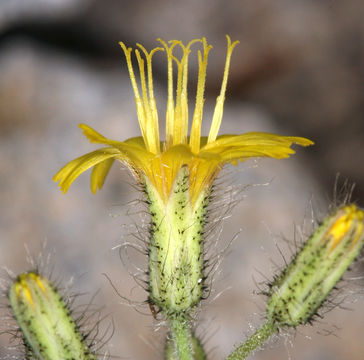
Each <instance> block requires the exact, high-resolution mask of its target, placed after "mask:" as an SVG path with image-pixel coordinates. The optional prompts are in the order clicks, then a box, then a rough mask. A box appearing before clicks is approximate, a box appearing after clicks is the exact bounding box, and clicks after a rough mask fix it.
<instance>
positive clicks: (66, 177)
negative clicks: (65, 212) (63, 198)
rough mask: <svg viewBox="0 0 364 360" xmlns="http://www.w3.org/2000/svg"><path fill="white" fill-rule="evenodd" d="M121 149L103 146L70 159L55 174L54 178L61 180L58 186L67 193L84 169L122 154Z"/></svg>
mask: <svg viewBox="0 0 364 360" xmlns="http://www.w3.org/2000/svg"><path fill="white" fill-rule="evenodd" d="M120 155H121V154H120V151H119V150H118V149H116V148H111V147H110V148H103V149H99V150H96V151H93V152H90V153H88V154H86V155H83V156H80V157H78V158H77V159H74V160H72V161H70V162H69V163H68V164H66V165H65V166H64V167H63V168H62V169H61V170H59V171H58V172H57V174H56V175H54V177H53V180H54V181H56V182H57V181H59V184H58V186H59V187H60V188H61V190H62V191H63V192H64V193H65V192H66V191H67V190H68V188H69V187H70V185H71V184H72V182H73V181H74V180H75V179H76V178H77V177H78V176H79V175H80V174H82V173H83V172H84V171H86V170H87V169H89V168H90V167H92V166H94V165H97V164H99V163H100V162H103V161H105V160H107V159H110V158H115V157H117V156H120Z"/></svg>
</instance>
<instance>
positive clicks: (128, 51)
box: [119, 41, 148, 146]
mask: <svg viewBox="0 0 364 360" xmlns="http://www.w3.org/2000/svg"><path fill="white" fill-rule="evenodd" d="M119 45H120V46H121V47H122V49H123V51H124V54H125V57H126V63H127V66H128V70H129V76H130V81H131V85H132V87H133V91H134V96H135V104H136V109H137V116H138V121H139V126H140V130H141V132H142V136H143V139H144V142H145V146H148V140H147V134H146V119H145V113H144V107H143V102H142V99H141V97H140V95H139V89H138V85H137V82H136V79H135V74H134V70H133V64H132V61H131V52H132V48H127V47H126V46H125V44H124V43H123V42H121V41H120V42H119Z"/></svg>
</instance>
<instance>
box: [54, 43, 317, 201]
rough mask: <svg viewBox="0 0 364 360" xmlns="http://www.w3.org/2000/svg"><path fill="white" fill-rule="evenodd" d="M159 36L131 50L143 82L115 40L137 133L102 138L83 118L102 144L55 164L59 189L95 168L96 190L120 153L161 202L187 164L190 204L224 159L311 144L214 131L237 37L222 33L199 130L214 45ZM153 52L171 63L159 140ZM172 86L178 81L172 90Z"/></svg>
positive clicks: (281, 154)
mask: <svg viewBox="0 0 364 360" xmlns="http://www.w3.org/2000/svg"><path fill="white" fill-rule="evenodd" d="M158 41H159V42H160V43H161V45H162V47H157V48H155V49H153V50H152V51H150V52H148V51H147V50H146V49H145V48H144V47H143V46H142V45H140V44H137V47H138V49H136V50H135V55H136V58H137V62H138V67H139V72H140V83H141V84H140V85H141V86H140V88H139V87H138V84H137V81H136V77H135V74H134V69H133V65H132V59H131V53H132V48H127V47H126V46H125V45H124V43H122V42H121V43H120V45H121V47H122V49H123V51H124V53H125V56H126V61H127V65H128V70H129V75H130V79H131V84H132V87H133V91H134V95H135V103H136V109H137V115H138V120H139V125H140V130H141V134H142V136H141V137H135V138H131V139H128V140H126V141H123V142H120V141H115V140H110V139H107V138H105V137H104V136H102V135H101V134H99V133H98V132H96V131H95V130H94V129H92V128H91V127H89V126H88V125H85V124H80V128H81V129H82V130H83V133H84V135H85V136H86V137H87V138H88V139H89V140H90V141H91V142H94V143H100V144H104V145H107V146H106V147H104V148H101V149H99V150H96V151H93V152H91V153H88V154H86V155H83V156H81V157H79V158H77V159H75V160H73V161H71V162H69V163H68V164H67V165H65V166H64V167H63V168H62V169H61V170H60V171H58V173H57V174H56V175H55V176H54V178H53V179H54V181H59V187H60V188H61V189H62V191H63V192H66V191H67V190H68V188H69V186H70V185H71V183H72V182H73V181H74V180H75V179H76V178H77V177H78V176H79V175H80V174H81V173H83V172H84V171H86V170H87V169H89V168H91V167H93V171H92V174H91V190H92V192H93V193H95V192H96V190H97V189H98V188H99V189H101V188H102V186H103V184H104V181H105V178H106V176H107V174H108V172H109V170H110V167H111V165H112V164H113V162H114V160H119V161H120V162H122V163H123V164H125V165H126V166H127V167H128V168H129V169H130V170H131V171H132V173H133V174H134V175H135V177H136V178H137V179H138V180H139V181H141V182H143V179H144V177H146V178H147V179H148V180H149V182H150V183H151V184H152V185H153V186H154V188H155V189H156V190H157V192H158V193H159V195H160V197H161V199H162V201H163V202H167V201H168V198H169V195H170V191H171V189H172V185H173V182H174V180H175V178H176V175H177V173H178V172H179V170H180V169H181V168H182V167H183V166H187V167H188V170H189V183H190V184H189V189H190V196H191V202H192V203H194V202H195V201H197V199H198V197H199V195H200V194H201V193H202V192H203V191H204V189H206V187H208V186H209V185H211V183H212V181H213V180H214V179H215V177H216V175H217V174H218V172H219V171H220V170H221V168H222V167H223V166H224V165H225V164H228V163H230V164H234V165H236V164H237V163H238V162H239V161H244V160H245V159H247V158H251V157H272V158H276V159H282V158H286V157H289V156H290V155H291V154H294V150H292V149H291V145H292V144H298V145H301V146H308V145H312V144H313V142H312V141H310V140H308V139H305V138H302V137H291V136H280V135H275V134H268V133H263V132H250V133H245V134H242V135H221V136H218V132H219V128H220V125H221V120H222V116H223V107H224V100H225V93H226V85H227V80H228V74H229V67H230V59H231V54H232V52H233V50H234V47H235V46H236V45H237V44H238V42H237V41H235V42H231V40H230V37H229V36H227V55H226V62H225V69H224V74H223V80H222V85H221V90H220V94H219V96H218V97H217V100H216V106H215V110H214V113H213V117H212V120H211V127H210V131H209V134H208V136H207V137H204V136H201V123H202V117H203V106H204V90H205V80H206V68H207V59H208V53H209V51H210V50H211V48H212V47H211V45H208V44H207V42H206V39H205V38H202V39H195V40H192V41H190V42H189V43H188V44H187V45H184V44H183V43H182V42H181V41H177V40H172V41H169V42H168V43H167V42H165V41H163V40H161V39H158ZM195 43H201V44H202V50H199V51H198V52H197V54H198V63H199V71H198V80H197V92H196V102H195V109H194V113H193V116H192V123H191V130H190V135H189V136H188V128H189V116H188V96H187V74H188V58H189V54H190V52H191V47H192V45H194V44H195ZM176 47H180V48H181V50H182V56H181V57H180V58H179V59H178V58H177V57H176V56H175V55H174V53H173V52H174V49H175V48H176ZM158 51H164V52H165V53H166V55H167V68H168V98H167V109H166V133H165V140H164V141H161V139H160V133H159V120H158V113H157V106H156V101H155V98H154V91H153V77H152V57H153V55H154V54H155V53H156V52H158ZM141 53H142V54H143V55H144V58H142V55H141ZM174 63H175V64H176V66H177V79H176V81H175V80H174V73H173V65H174ZM174 85H176V89H175V91H174Z"/></svg>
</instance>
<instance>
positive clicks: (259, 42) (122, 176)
mask: <svg viewBox="0 0 364 360" xmlns="http://www.w3.org/2000/svg"><path fill="white" fill-rule="evenodd" d="M363 10H364V3H363V2H362V1H360V0H347V1H338V0H293V1H292V0H289V1H288V0H275V1H271V0H270V1H268V0H262V1H254V0H239V1H238V0H231V1H223V0H199V1H192V0H187V1H177V0H169V1H166V0H164V1H163V0H154V1H150V0H143V1H123V0H106V1H97V0H1V1H0V265H1V266H2V267H3V268H6V269H8V270H11V271H12V272H14V273H18V272H20V271H26V270H29V268H30V267H31V265H30V264H29V262H28V263H27V262H26V250H25V248H28V249H29V252H30V253H31V254H32V256H33V257H34V258H36V257H37V256H38V253H39V252H41V251H42V252H43V254H44V256H45V257H46V256H47V254H48V253H50V254H51V262H52V263H54V270H53V274H54V275H53V276H54V278H56V279H59V278H62V279H64V280H65V281H67V280H68V279H70V278H71V277H73V278H74V287H73V290H74V291H75V292H76V293H83V294H85V295H83V296H82V297H81V298H80V300H79V302H80V303H81V304H82V303H83V304H85V303H87V302H88V301H89V299H90V298H91V297H92V296H93V294H95V292H97V291H98V290H99V291H98V293H97V296H96V297H95V300H94V302H95V304H96V306H97V307H101V306H103V307H104V312H105V313H106V314H112V318H113V323H114V335H113V337H112V338H111V340H110V342H109V347H108V349H109V351H110V353H111V354H112V355H118V356H120V357H121V358H123V359H140V360H142V359H156V360H157V359H161V358H162V350H163V340H162V339H163V334H164V330H163V326H158V325H159V324H158V322H157V321H155V320H153V318H152V316H151V315H150V310H149V309H148V308H147V306H139V305H138V303H139V302H143V301H144V300H145V299H146V297H147V295H146V293H145V292H144V291H143V290H142V289H140V287H138V286H137V285H136V283H135V281H134V279H133V278H132V277H131V276H130V275H129V274H128V271H131V272H132V273H135V272H136V271H137V270H135V268H134V266H141V267H144V268H145V258H144V257H141V256H140V255H138V254H137V253H133V252H131V253H129V255H126V254H123V255H121V256H119V247H118V246H119V245H120V244H122V243H123V242H125V241H127V242H131V243H133V242H134V241H135V240H134V236H133V232H134V235H135V230H133V226H132V225H133V221H136V222H137V223H138V225H140V226H143V221H145V219H144V218H143V216H142V212H139V213H138V211H137V213H136V214H130V212H134V209H135V208H136V209H139V207H138V206H135V205H134V203H132V204H131V205H130V204H129V205H128V203H129V202H130V201H132V200H134V199H135V198H138V197H140V194H138V192H137V191H136V190H135V189H134V187H133V180H132V179H131V177H130V176H128V174H127V171H125V170H123V169H122V168H121V166H118V165H116V166H114V168H113V169H112V171H111V173H110V175H109V177H108V179H107V181H106V184H105V187H104V189H103V191H102V192H101V193H98V194H97V195H96V196H92V195H91V194H90V191H89V187H88V186H89V174H85V175H83V176H81V177H80V178H79V179H78V180H77V181H76V182H75V184H74V185H73V186H72V187H71V189H70V191H69V192H68V193H67V195H65V196H64V195H62V194H61V192H60V191H59V190H58V189H57V186H56V184H55V183H53V182H52V180H51V178H52V176H53V174H54V173H55V172H56V171H57V170H58V169H59V168H60V167H61V166H63V165H64V164H65V163H66V162H67V161H69V160H70V159H73V158H74V157H76V156H78V155H80V154H83V153H85V152H87V151H90V150H91V149H93V146H92V145H90V144H88V142H87V141H86V140H85V139H84V138H83V137H82V135H81V132H80V131H79V129H78V128H77V124H78V123H81V122H85V123H87V124H89V125H91V126H93V127H95V128H96V129H97V130H98V131H100V132H101V133H102V134H104V135H105V136H108V137H111V138H115V139H120V140H121V139H125V138H128V137H131V136H135V135H137V134H138V132H139V130H138V124H137V121H136V115H135V105H134V100H133V96H132V91H131V87H130V85H129V79H128V75H127V72H126V66H125V60H124V55H123V54H122V52H121V49H120V47H119V46H118V41H124V42H125V43H127V44H128V45H131V46H133V45H134V44H135V43H136V42H139V43H142V44H144V45H145V46H146V48H151V47H154V46H156V41H155V39H156V38H157V37H162V38H164V39H175V38H176V39H181V40H183V41H188V40H190V39H192V38H195V37H201V36H206V37H207V39H208V42H209V43H211V44H212V45H213V46H214V50H213V51H212V52H211V55H210V59H209V66H208V82H207V86H208V87H207V92H206V111H205V119H206V120H208V119H210V118H211V111H212V109H213V106H214V101H215V98H216V95H217V93H218V89H219V86H220V82H221V77H222V68H223V64H224V60H225V47H226V40H225V34H230V35H231V37H232V39H233V40H235V39H239V40H240V42H241V43H240V45H239V46H238V48H237V49H236V51H235V53H234V55H233V59H232V69H231V75H230V79H229V86H228V97H227V102H226V108H225V114H224V121H223V126H222V130H221V133H243V132H245V131H253V130H257V131H270V132H276V133H280V134H287V135H288V134H289V135H299V136H305V137H308V138H310V139H313V140H314V141H315V142H316V145H315V146H314V147H312V148H308V149H298V154H297V155H295V156H294V157H292V158H291V159H289V160H284V161H275V160H264V161H258V162H253V161H249V162H246V163H245V164H243V165H241V166H240V167H239V169H238V171H236V169H235V168H231V169H228V171H227V174H226V175H224V176H223V177H222V178H221V180H220V184H222V185H221V188H222V189H225V190H226V185H225V181H227V182H228V183H231V182H232V183H233V184H243V185H242V186H244V185H251V186H249V187H248V189H246V190H245V191H244V193H243V194H242V195H239V196H242V197H244V201H243V202H241V203H240V204H239V205H238V206H237V207H236V208H235V209H234V211H233V213H232V216H231V217H229V218H228V219H226V220H225V222H224V227H223V229H222V233H221V234H220V240H219V243H218V247H220V248H223V244H227V243H229V241H230V240H231V239H232V238H233V237H234V235H235V234H237V233H238V237H237V239H236V240H235V241H234V242H233V244H232V245H231V246H230V248H229V251H228V252H227V254H226V255H225V256H224V258H223V260H222V264H221V265H220V267H219V269H218V271H217V272H216V276H215V280H214V286H213V289H214V290H213V292H212V294H211V296H210V298H209V299H208V300H206V301H205V304H204V305H205V306H204V307H203V310H202V311H201V313H200V314H199V318H200V323H201V325H200V326H199V327H198V333H199V334H200V335H202V336H203V338H204V340H205V343H206V347H207V349H209V358H211V359H222V358H223V357H224V356H226V354H228V352H229V351H230V350H231V349H232V347H233V345H234V344H236V343H237V342H240V341H241V340H242V339H243V337H244V336H245V334H246V333H250V332H251V331H253V329H254V328H255V327H256V326H258V325H259V324H260V323H261V321H262V318H263V315H264V302H263V298H262V297H261V296H259V295H257V294H256V293H257V292H258V290H257V285H256V282H261V281H264V280H265V277H267V278H272V271H274V269H275V266H276V265H274V264H278V266H282V264H284V260H283V259H282V258H281V255H280V252H282V253H283V254H284V256H285V257H286V259H288V258H289V256H290V254H291V252H290V249H289V246H288V245H287V242H285V241H284V239H286V238H287V239H291V240H292V239H293V238H294V236H295V235H294V231H293V229H294V227H295V225H296V226H298V225H302V224H304V223H310V221H311V217H312V214H311V212H312V211H311V209H312V208H313V209H314V217H316V218H318V219H320V216H321V215H322V214H323V212H324V211H325V210H326V209H327V206H328V205H329V204H330V202H331V201H332V199H333V197H332V192H333V188H334V182H335V178H336V174H337V173H341V179H346V178H348V179H350V180H351V181H353V182H355V183H357V186H356V189H355V191H354V193H353V200H355V201H357V202H358V203H359V204H361V205H362V206H364V167H363V160H362V155H361V150H362V149H363V147H364V120H363V112H364V102H363V93H364V92H363V83H364V82H363V64H364V61H363V60H364V50H363V44H364V42H363V40H364V39H363V38H364V26H363V24H364V23H363V15H364V14H363ZM195 63H196V62H195ZM195 63H194V62H193V61H192V63H191V65H192V69H191V71H190V86H191V89H193V88H194V86H195V85H196V79H197V74H196V67H195ZM165 66H166V64H165V61H164V58H163V56H156V57H155V62H154V69H155V70H154V76H155V83H156V87H157V90H158V91H157V93H158V97H159V98H160V99H162V100H161V101H160V102H159V104H160V118H161V119H163V117H164V115H163V113H164V109H163V107H164V104H165V103H164V101H163V99H165V93H166V91H165V87H166V71H165ZM191 93H192V94H193V90H191ZM192 103H193V101H192V102H191V104H192ZM208 125H209V122H208V121H206V122H205V128H207V127H208ZM231 173H232V174H235V175H232V178H233V180H231V179H232V178H231V177H230V174H231ZM258 185H261V186H258ZM229 194H230V195H231V196H232V197H235V195H234V192H233V191H231V192H230V193H229V192H228V193H227V196H228V195H229ZM233 200H234V199H231V201H233ZM130 232H131V234H130V235H128V234H129V233H130ZM216 235H217V234H216ZM296 237H297V238H299V232H298V233H297V232H296ZM210 241H212V244H213V240H210ZM44 243H46V244H47V245H46V250H42V248H43V244H44ZM50 268H51V266H48V271H50V270H51V269H50ZM102 273H105V274H107V276H108V277H109V278H110V281H111V282H112V284H113V286H114V287H115V289H117V292H118V293H119V294H120V295H122V296H124V297H126V298H128V299H130V300H131V303H128V302H127V301H126V300H125V299H122V298H120V296H119V295H118V293H117V292H116V290H115V289H114V288H113V287H112V286H111V285H110V283H109V281H108V280H107V279H106V277H105V276H103V275H102ZM362 274H363V267H361V265H360V263H359V264H358V265H357V266H355V267H354V274H351V275H350V276H351V277H355V278H357V280H356V281H355V284H354V283H353V282H351V281H349V283H348V284H345V287H346V286H347V287H348V288H346V290H347V292H349V293H354V295H352V296H350V297H349V299H346V300H345V301H344V302H343V303H342V305H343V306H345V307H347V308H349V309H351V310H353V311H348V310H340V309H334V310H333V311H331V312H330V313H329V314H327V316H325V318H324V319H323V320H320V322H319V323H316V325H315V326H314V327H308V328H304V329H298V330H297V331H296V332H292V333H290V334H282V336H281V337H280V338H279V339H277V340H276V341H273V342H272V343H271V344H270V345H268V346H267V348H266V349H265V351H262V352H257V353H256V354H255V355H254V356H253V357H252V358H254V359H261V360H263V359H297V360H307V359H320V360H324V359H330V360H342V359H351V360H361V359H362V358H363V355H362V354H363V351H364V347H363V341H362V333H363V329H364V310H363V309H364V306H363V301H364V298H363V287H364V282H363V280H362V279H361V275H362ZM1 277H2V279H3V282H4V284H5V285H4V286H5V287H6V280H7V275H6V271H5V270H4V271H3V274H2V275H1ZM135 307H136V309H135ZM136 310H137V311H136ZM1 312H2V313H1V316H2V317H3V316H5V315H6V313H7V312H6V309H3V310H1ZM2 322H3V325H2V329H1V330H6V326H7V321H2ZM108 323H110V319H109V320H106V323H105V322H104V325H102V326H103V328H104V329H105V327H107V326H108ZM1 330H0V331H1ZM10 338H11V336H10V335H7V334H6V333H5V334H2V335H1V336H0V345H1V348H0V358H1V359H3V358H4V359H5V358H7V356H11V355H13V354H14V352H13V351H11V349H8V347H7V344H8V343H9V339H10ZM292 344H293V345H292Z"/></svg>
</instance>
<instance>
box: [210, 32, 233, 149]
mask: <svg viewBox="0 0 364 360" xmlns="http://www.w3.org/2000/svg"><path fill="white" fill-rule="evenodd" d="M226 39H227V42H228V45H227V54H226V61H225V69H224V77H223V80H222V84H221V90H220V95H219V96H218V97H217V99H216V105H215V111H214V115H213V117H212V123H211V128H210V133H209V137H208V140H207V143H210V142H212V141H215V139H216V137H217V134H218V132H219V129H220V125H221V120H222V115H223V112H224V101H225V92H226V84H227V80H228V75H229V68H230V59H231V54H232V52H233V50H234V47H235V46H236V45H237V44H239V41H234V42H233V43H231V39H230V37H229V36H228V35H226Z"/></svg>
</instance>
